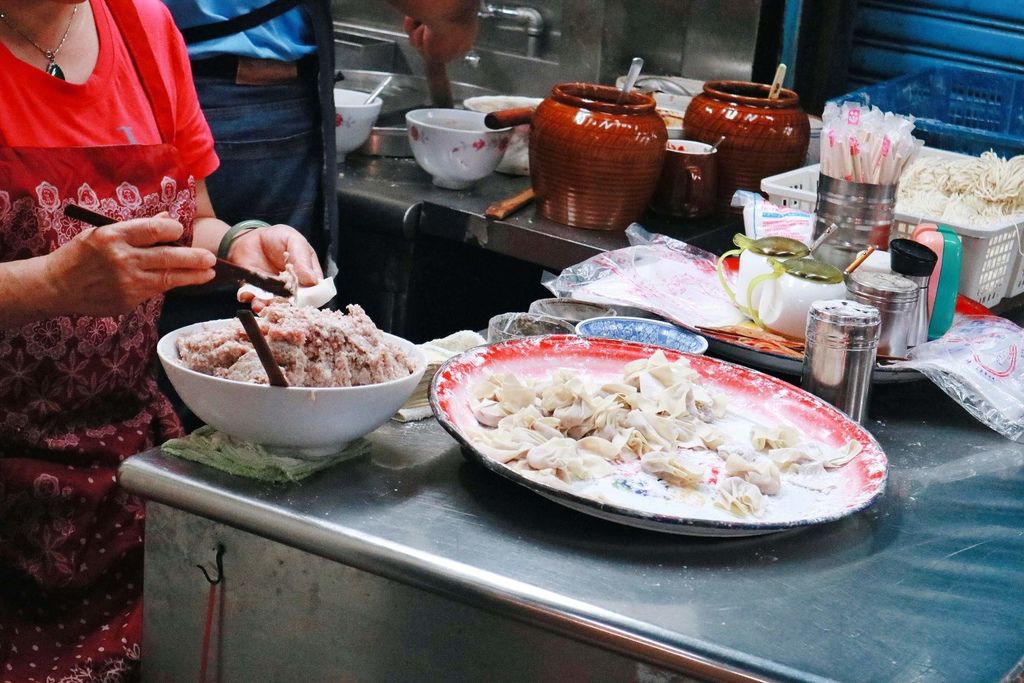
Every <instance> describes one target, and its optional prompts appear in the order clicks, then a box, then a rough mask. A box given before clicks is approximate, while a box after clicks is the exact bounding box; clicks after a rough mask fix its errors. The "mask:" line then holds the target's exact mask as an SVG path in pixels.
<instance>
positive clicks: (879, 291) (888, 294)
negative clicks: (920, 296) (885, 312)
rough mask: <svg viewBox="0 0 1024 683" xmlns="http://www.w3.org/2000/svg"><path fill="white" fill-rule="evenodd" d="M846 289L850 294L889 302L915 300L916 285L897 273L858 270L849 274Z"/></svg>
mask: <svg viewBox="0 0 1024 683" xmlns="http://www.w3.org/2000/svg"><path fill="white" fill-rule="evenodd" d="M846 288H847V289H848V290H849V291H850V293H851V294H863V295H866V296H869V297H873V298H878V299H885V300H890V301H906V300H908V299H909V300H914V299H916V298H917V285H915V284H914V283H913V282H911V281H910V280H908V279H907V278H905V277H903V276H902V275H900V274H899V273H883V272H878V271H873V270H863V269H858V270H856V271H854V272H853V273H851V274H850V278H849V279H848V280H847V282H846Z"/></svg>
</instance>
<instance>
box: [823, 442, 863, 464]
mask: <svg viewBox="0 0 1024 683" xmlns="http://www.w3.org/2000/svg"><path fill="white" fill-rule="evenodd" d="M822 450H823V452H824V457H822V459H821V464H822V465H824V466H825V467H826V468H827V469H830V470H832V469H836V468H838V467H842V466H843V465H845V464H846V463H848V462H850V461H851V460H853V459H854V458H856V457H857V456H858V455H860V452H861V451H862V450H864V446H863V445H861V443H860V442H859V441H853V440H852V439H851V440H850V441H847V442H846V443H844V444H843V445H842V446H841V447H839V448H829V447H828V446H826V447H825V448H823V449H822Z"/></svg>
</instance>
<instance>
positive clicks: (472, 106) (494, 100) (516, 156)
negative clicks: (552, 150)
mask: <svg viewBox="0 0 1024 683" xmlns="http://www.w3.org/2000/svg"><path fill="white" fill-rule="evenodd" d="M543 101H544V100H543V99H542V98H540V97H511V96H508V95H485V96H482V97H470V98H469V99H467V100H464V101H463V102H462V106H464V107H465V108H466V109H468V110H470V111H479V112H483V113H484V114H490V113H491V112H492V111H502V110H504V109H517V108H519V107H533V108H536V107H537V105H538V104H540V103H541V102H543ZM495 170H496V171H497V172H498V173H508V174H509V175H530V126H529V124H526V125H522V126H516V127H515V128H513V129H512V137H511V138H509V141H508V149H506V150H505V155H504V156H503V157H502V158H501V163H499V164H498V168H496V169H495Z"/></svg>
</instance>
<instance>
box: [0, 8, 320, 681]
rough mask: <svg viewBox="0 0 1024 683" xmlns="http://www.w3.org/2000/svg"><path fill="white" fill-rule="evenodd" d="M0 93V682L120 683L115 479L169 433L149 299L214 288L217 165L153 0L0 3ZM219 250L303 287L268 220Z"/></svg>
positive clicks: (121, 551)
mask: <svg viewBox="0 0 1024 683" xmlns="http://www.w3.org/2000/svg"><path fill="white" fill-rule="evenodd" d="M0 92H2V93H3V97H0V681H18V682H21V681H61V680H68V681H75V682H81V681H93V680H96V681H99V680H102V681H120V680H125V679H126V678H129V677H131V676H132V674H133V673H134V672H135V671H136V666H135V664H136V663H137V661H138V658H139V639H140V635H141V633H140V632H141V613H140V608H141V605H140V596H141V583H142V572H141V569H142V530H143V514H144V513H143V510H144V508H143V506H142V504H141V502H140V501H138V500H136V499H134V498H133V497H132V496H129V495H128V494H127V493H126V492H125V491H124V490H122V489H120V488H119V487H118V486H117V483H116V472H117V466H118V463H119V462H120V461H122V460H124V458H126V457H128V456H130V455H132V454H134V453H138V452H141V451H143V450H145V449H147V448H150V447H152V446H153V445H155V444H158V443H160V442H161V441H163V440H164V439H167V438H169V437H173V436H178V435H180V432H181V426H180V423H179V422H178V420H177V418H176V417H175V415H174V413H173V411H172V410H171V408H170V405H169V403H168V402H167V400H166V398H164V397H163V396H162V395H161V394H160V393H159V391H158V390H157V388H156V381H155V377H154V369H155V365H154V363H153V350H154V347H155V343H156V327H155V323H156V319H157V316H158V314H159V311H160V306H161V303H162V300H163V293H164V292H165V291H167V290H168V289H171V288H174V287H180V286H185V285H199V284H203V283H205V282H208V281H209V280H210V279H211V278H212V277H213V275H214V273H213V269H212V268H213V265H214V253H216V252H217V251H218V248H219V247H220V244H221V241H222V237H223V236H224V235H225V233H226V231H227V230H228V226H227V225H226V224H224V223H223V222H222V221H219V220H218V219H217V218H216V217H215V216H214V212H213V209H212V207H211V206H210V200H209V197H208V196H207V193H206V189H205V186H204V183H203V179H204V178H206V177H207V176H208V175H209V174H210V173H211V172H212V171H213V170H214V169H215V168H216V167H217V165H218V161H217V157H216V155H215V154H214V151H213V141H212V139H211V137H210V132H209V129H208V128H207V125H206V122H205V120H204V119H203V116H202V114H201V113H200V110H199V105H198V103H197V101H196V96H195V91H194V88H193V86H192V81H191V78H190V75H189V65H188V59H187V56H186V52H185V47H184V45H183V43H182V41H181V38H180V35H179V34H178V33H177V30H176V29H175V28H174V25H173V23H172V21H171V18H170V15H169V14H168V12H167V11H166V9H165V8H164V6H163V5H162V4H161V3H160V2H158V0H134V1H133V0H87V1H84V2H83V1H81V0H0ZM69 203H76V204H80V205H83V206H85V207H87V208H90V209H93V210H94V211H98V212H100V213H103V214H106V215H108V216H112V217H114V218H115V219H117V220H118V221H119V222H118V223H116V224H114V225H110V226H106V227H103V228H91V227H88V226H86V225H84V224H82V223H80V222H78V221H75V220H72V219H69V218H68V217H66V216H65V215H64V208H65V207H66V206H67V205H68V204H69ZM226 246H229V248H230V258H231V260H232V261H234V262H236V263H239V264H241V265H246V266H249V267H252V268H256V269H260V270H264V271H269V272H278V271H280V270H282V269H283V268H284V265H285V262H284V258H285V253H286V252H287V254H289V255H290V256H289V257H288V258H289V260H290V261H291V262H292V263H293V264H294V265H295V267H296V270H297V272H298V274H299V276H300V279H301V280H302V281H303V282H305V283H308V284H312V283H313V282H314V281H316V280H317V279H318V278H319V277H320V275H321V273H320V268H319V265H318V263H317V261H316V256H315V254H314V253H313V250H312V249H311V248H310V246H309V245H308V244H307V243H306V241H305V240H304V239H303V238H302V236H301V235H300V234H299V233H298V232H297V231H295V230H293V229H292V228H290V227H288V226H283V225H277V226H273V227H266V228H263V229H260V230H253V231H251V232H248V233H245V234H243V235H241V236H239V237H238V238H237V239H236V240H235V241H233V242H228V244H227V245H226Z"/></svg>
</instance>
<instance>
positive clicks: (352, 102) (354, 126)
mask: <svg viewBox="0 0 1024 683" xmlns="http://www.w3.org/2000/svg"><path fill="white" fill-rule="evenodd" d="M368 94H369V93H365V92H359V91H358V90H343V89H341V88H335V90H334V147H335V149H336V150H337V153H338V163H342V162H344V161H345V155H346V154H348V153H349V152H352V151H355V150H357V149H359V148H360V147H361V146H362V145H363V143H364V142H366V139H367V138H368V137H370V131H372V130H373V124H375V123H376V122H377V116H378V115H379V114H380V108H381V105H383V104H384V102H383V100H381V99H380V98H379V97H375V98H373V101H372V102H370V103H369V104H363V102H364V101H365V100H366V96H367V95H368Z"/></svg>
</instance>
